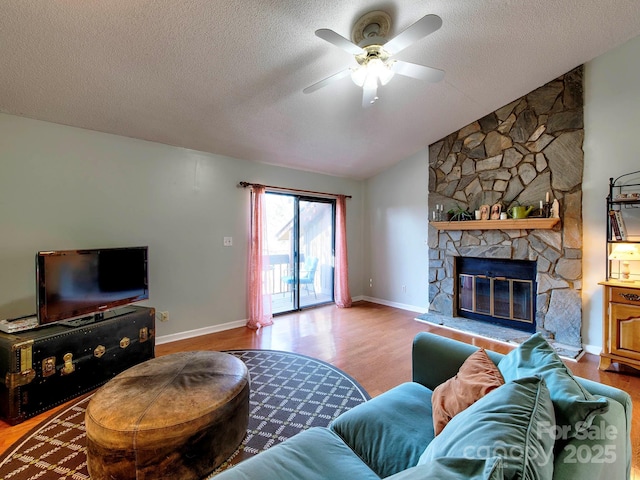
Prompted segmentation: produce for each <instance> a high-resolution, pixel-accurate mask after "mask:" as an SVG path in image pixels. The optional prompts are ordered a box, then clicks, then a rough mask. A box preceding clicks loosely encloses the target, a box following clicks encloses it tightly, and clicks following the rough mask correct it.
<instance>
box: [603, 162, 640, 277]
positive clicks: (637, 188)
mask: <svg viewBox="0 0 640 480" xmlns="http://www.w3.org/2000/svg"><path fill="white" fill-rule="evenodd" d="M634 176H636V177H638V178H640V170H638V171H635V172H629V173H625V174H624V175H620V176H619V177H618V178H615V179H614V178H613V177H612V178H609V195H608V196H607V212H606V215H607V239H606V240H607V241H606V249H607V251H606V255H607V262H606V265H607V268H606V277H605V278H606V279H607V280H609V278H610V275H611V260H609V254H610V253H611V245H614V244H617V243H634V244H640V238H638V237H637V236H632V238H628V239H626V240H617V239H616V238H615V235H614V233H613V229H612V226H611V219H610V218H609V212H610V211H611V210H618V211H622V210H624V209H627V208H640V198H616V197H618V196H619V195H629V194H640V183H624V182H625V180H624V179H627V178H629V180H632V181H636V180H635V179H634V178H633V177H634ZM636 182H637V181H636Z"/></svg>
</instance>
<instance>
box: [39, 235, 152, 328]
mask: <svg viewBox="0 0 640 480" xmlns="http://www.w3.org/2000/svg"><path fill="white" fill-rule="evenodd" d="M147 257H148V247H129V248H102V249H90V250H57V251H46V252H38V254H37V255H36V282H37V303H38V321H39V323H40V324H41V325H43V324H47V323H51V322H57V321H61V320H68V319H72V318H77V317H81V316H85V315H90V314H93V313H97V312H103V311H105V310H109V309H111V308H114V307H117V306H122V305H127V304H129V303H133V302H137V301H140V300H145V299H148V298H149V286H148V275H147Z"/></svg>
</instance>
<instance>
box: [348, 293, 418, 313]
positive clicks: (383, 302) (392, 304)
mask: <svg viewBox="0 0 640 480" xmlns="http://www.w3.org/2000/svg"><path fill="white" fill-rule="evenodd" d="M360 300H366V301H367V302H371V303H378V304H380V305H385V306H387V307H394V308H399V309H401V310H408V311H409V312H416V313H427V311H428V308H427V307H417V306H416V305H408V304H406V303H398V302H390V301H389V300H383V299H381V298H375V297H367V296H366V295H363V296H362V297H360Z"/></svg>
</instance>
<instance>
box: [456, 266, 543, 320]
mask: <svg viewBox="0 0 640 480" xmlns="http://www.w3.org/2000/svg"><path fill="white" fill-rule="evenodd" d="M458 258H459V260H458V263H457V270H458V288H457V297H458V298H457V300H458V301H457V304H458V308H457V310H458V315H460V316H463V317H469V318H473V319H476V320H485V321H490V322H494V323H502V324H507V325H509V326H512V327H514V328H519V329H521V330H526V331H535V291H536V290H535V274H536V266H535V262H532V261H527V260H504V259H498V260H496V259H484V258H468V257H458Z"/></svg>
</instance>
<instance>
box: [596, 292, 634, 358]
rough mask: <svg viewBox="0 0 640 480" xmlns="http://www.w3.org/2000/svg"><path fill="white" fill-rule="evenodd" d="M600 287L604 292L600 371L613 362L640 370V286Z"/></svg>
mask: <svg viewBox="0 0 640 480" xmlns="http://www.w3.org/2000/svg"><path fill="white" fill-rule="evenodd" d="M600 285H604V289H605V294H604V321H603V345H602V353H601V354H600V369H601V370H606V369H607V368H609V367H610V366H611V363H612V362H617V363H621V364H624V365H628V366H632V367H635V368H638V369H640V283H628V282H618V281H607V282H601V283H600Z"/></svg>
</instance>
